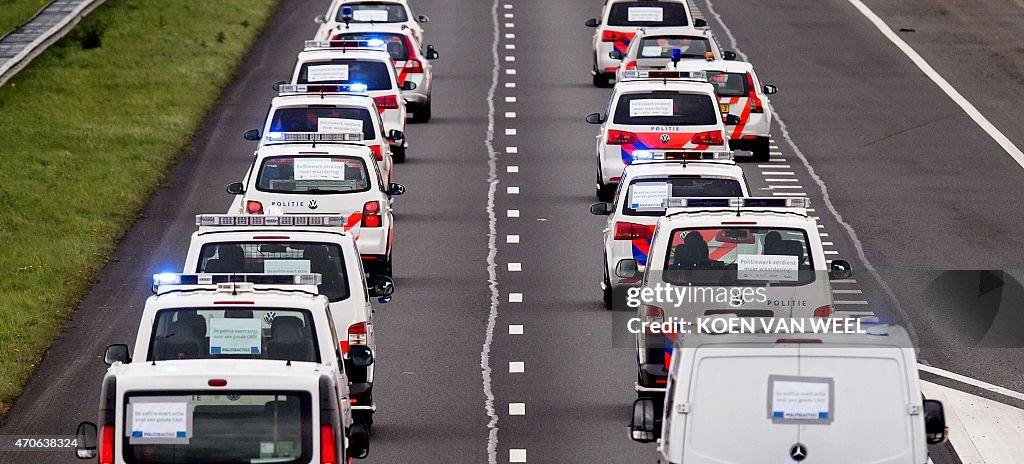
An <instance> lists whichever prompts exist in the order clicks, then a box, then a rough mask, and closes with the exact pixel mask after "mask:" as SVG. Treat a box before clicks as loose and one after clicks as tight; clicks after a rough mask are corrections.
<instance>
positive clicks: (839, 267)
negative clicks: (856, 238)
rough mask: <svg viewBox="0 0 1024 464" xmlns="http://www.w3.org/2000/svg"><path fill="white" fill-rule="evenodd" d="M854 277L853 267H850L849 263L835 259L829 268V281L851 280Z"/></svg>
mask: <svg viewBox="0 0 1024 464" xmlns="http://www.w3.org/2000/svg"><path fill="white" fill-rule="evenodd" d="M852 276H853V266H851V265H850V262H849V261H846V260H842V259H833V260H832V263H831V264H829V266H828V278H829V280H841V279H849V278H850V277H852Z"/></svg>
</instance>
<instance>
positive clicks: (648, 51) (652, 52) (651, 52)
mask: <svg viewBox="0 0 1024 464" xmlns="http://www.w3.org/2000/svg"><path fill="white" fill-rule="evenodd" d="M640 57H641V58H659V57H661V45H644V48H641V49H640Z"/></svg>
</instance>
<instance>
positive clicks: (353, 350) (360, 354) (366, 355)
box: [348, 345, 373, 367]
mask: <svg viewBox="0 0 1024 464" xmlns="http://www.w3.org/2000/svg"><path fill="white" fill-rule="evenodd" d="M348 356H349V359H351V360H352V365H353V366H355V367H367V366H369V365H371V364H373V351H372V350H370V347H368V346H366V345H352V346H351V347H349V349H348Z"/></svg>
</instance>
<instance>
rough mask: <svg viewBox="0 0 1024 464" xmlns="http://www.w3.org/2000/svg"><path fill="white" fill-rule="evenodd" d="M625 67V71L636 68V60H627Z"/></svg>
mask: <svg viewBox="0 0 1024 464" xmlns="http://www.w3.org/2000/svg"><path fill="white" fill-rule="evenodd" d="M625 69H626V70H627V71H628V70H630V69H636V61H627V62H626V68H625Z"/></svg>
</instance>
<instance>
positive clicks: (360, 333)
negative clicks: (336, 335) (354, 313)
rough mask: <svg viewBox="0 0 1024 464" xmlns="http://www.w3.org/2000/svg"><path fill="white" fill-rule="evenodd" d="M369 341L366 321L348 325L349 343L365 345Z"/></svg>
mask: <svg viewBox="0 0 1024 464" xmlns="http://www.w3.org/2000/svg"><path fill="white" fill-rule="evenodd" d="M366 343H367V338H366V323H365V322H357V323H355V324H352V325H350V326H348V344H349V346H352V345H365V344H366Z"/></svg>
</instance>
